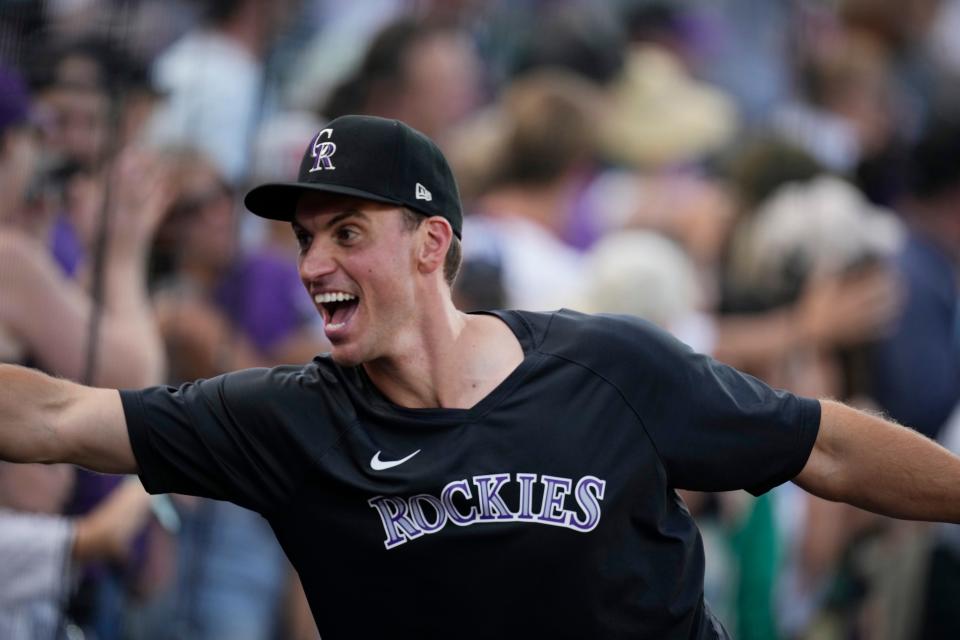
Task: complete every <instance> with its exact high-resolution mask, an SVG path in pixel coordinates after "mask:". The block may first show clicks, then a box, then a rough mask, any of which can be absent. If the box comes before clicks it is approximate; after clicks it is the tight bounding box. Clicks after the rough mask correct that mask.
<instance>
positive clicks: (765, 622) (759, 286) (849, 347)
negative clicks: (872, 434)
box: [720, 156, 909, 638]
mask: <svg viewBox="0 0 960 640" xmlns="http://www.w3.org/2000/svg"><path fill="white" fill-rule="evenodd" d="M799 157H800V158H802V156H799ZM803 166H804V164H803V162H800V161H798V163H797V165H796V166H795V167H794V170H795V171H796V170H798V169H800V167H803ZM780 170H781V171H782V170H783V168H781V169H780ZM768 186H769V188H772V189H773V191H772V193H771V194H770V195H769V196H768V197H766V198H764V199H763V200H762V201H761V202H760V203H759V204H758V205H757V206H756V207H755V208H754V209H753V210H752V211H750V212H749V213H748V214H747V215H745V216H743V217H741V218H740V220H739V221H738V224H737V228H736V229H735V231H734V237H735V239H736V243H735V244H736V247H737V251H736V253H735V254H733V255H734V257H735V261H734V262H733V263H732V264H730V265H729V266H728V271H727V274H726V277H727V283H728V288H727V291H728V300H727V302H726V305H727V308H728V309H731V310H733V309H738V310H739V311H740V312H744V311H747V310H749V311H751V312H753V313H755V314H757V313H760V312H764V313H768V314H769V313H775V311H773V310H775V309H778V308H783V307H785V306H789V305H798V304H800V305H802V304H803V302H802V298H803V296H804V295H805V291H806V290H807V289H808V287H811V286H812V284H813V283H814V282H816V281H818V280H821V281H822V280H823V279H825V278H833V279H835V280H834V282H836V283H837V286H842V287H844V292H843V293H842V294H839V292H838V295H839V297H834V296H829V297H828V298H826V299H825V300H824V303H825V304H829V305H832V306H833V307H835V308H836V307H840V306H843V305H845V304H847V303H848V301H852V302H853V303H854V304H856V305H857V307H859V308H858V309H857V310H856V311H857V312H859V313H862V312H863V311H864V308H867V307H869V308H870V309H872V311H870V312H869V313H871V314H874V315H872V316H871V317H863V318H861V319H860V322H859V323H858V325H857V331H856V332H855V333H851V334H848V335H841V334H840V333H835V334H834V335H833V339H832V340H827V341H824V340H812V341H806V340H804V341H797V342H794V343H793V344H792V346H791V347H790V348H789V349H787V350H785V351H782V352H780V353H781V355H780V357H778V358H768V359H767V360H766V364H765V365H762V366H758V365H757V364H756V363H755V364H754V367H753V369H752V373H754V374H755V375H758V376H761V377H763V378H764V379H766V380H769V381H771V383H772V384H775V385H777V386H778V387H782V388H786V389H790V390H792V391H794V392H796V393H813V394H815V395H818V396H829V397H837V398H841V399H843V400H845V401H847V402H855V403H858V404H860V405H861V406H862V405H863V404H864V403H867V406H870V405H869V400H868V399H867V397H866V394H867V393H868V392H869V385H868V383H867V382H868V381H867V380H866V379H865V376H864V367H863V365H864V359H863V348H864V346H865V345H866V344H867V343H868V342H869V340H871V339H874V338H876V336H877V335H878V334H879V332H881V331H882V330H883V329H884V328H885V325H886V324H888V322H889V320H890V318H891V317H892V314H893V313H894V312H895V307H893V306H890V305H889V304H886V302H887V301H893V300H895V299H896V297H895V295H894V294H893V291H890V292H887V291H884V290H883V288H882V287H883V286H884V285H891V284H892V283H891V282H890V280H889V279H888V278H885V277H884V274H883V272H882V271H879V270H878V268H879V267H878V265H880V264H881V263H882V262H883V261H884V260H885V258H886V257H888V256H890V255H892V254H893V253H894V252H895V251H896V250H897V249H898V247H899V245H900V243H901V242H902V239H903V231H902V228H901V225H900V222H899V220H898V219H897V218H896V217H895V216H894V215H893V214H892V212H889V211H883V210H879V209H877V208H875V207H873V206H872V205H870V204H869V203H868V202H867V201H866V200H865V198H864V197H863V196H862V194H860V193H859V192H858V191H857V190H856V189H855V188H854V187H853V186H851V185H850V184H848V183H846V182H842V181H840V180H838V179H836V178H833V177H830V176H827V175H823V174H818V175H814V176H812V177H810V178H808V179H802V180H801V179H795V180H789V181H785V182H782V183H781V184H780V186H779V187H775V186H774V183H772V182H771V183H768ZM878 296H879V298H878ZM877 300H878V301H879V302H871V301H877ZM878 304H879V306H878ZM840 313H842V312H840ZM855 319H856V318H855ZM720 335H721V339H722V336H723V330H722V329H721V332H720ZM771 501H772V503H771ZM878 522H879V519H878V518H875V517H873V516H872V515H871V514H866V513H865V512H861V511H859V510H857V509H855V508H852V507H849V506H848V505H844V504H840V503H832V502H827V501H825V500H821V499H819V498H816V497H813V496H810V495H809V494H806V493H804V492H802V491H799V490H796V488H795V487H793V486H789V487H781V488H778V489H777V490H776V491H774V492H773V494H772V497H771V496H763V497H761V498H759V499H758V500H756V501H753V502H752V505H751V513H750V514H749V518H748V519H746V520H745V521H744V522H743V523H742V524H741V525H740V526H739V527H738V529H739V530H738V531H737V534H736V535H735V536H734V537H733V541H734V544H735V548H736V549H737V550H738V557H739V558H740V565H741V576H742V581H743V582H741V589H740V594H741V595H740V598H741V604H740V607H739V614H738V619H739V623H738V626H739V627H740V632H739V633H738V637H743V638H762V637H767V636H765V635H764V634H763V633H758V631H759V630H762V629H766V630H767V633H771V634H774V633H778V632H780V633H783V634H784V635H785V636H787V637H797V636H802V635H803V634H805V633H808V632H809V630H810V628H812V625H813V624H814V623H823V622H824V621H825V620H826V619H827V617H826V616H824V615H822V614H821V613H819V612H821V611H823V610H825V609H827V603H828V602H829V604H830V607H829V609H830V611H831V612H832V614H830V619H831V624H834V625H837V626H838V628H841V629H845V630H847V631H849V632H850V633H852V632H853V630H854V629H858V628H860V624H859V622H858V611H859V610H860V608H861V607H862V606H863V603H862V601H861V598H862V597H863V596H862V594H856V595H854V594H844V596H843V597H841V598H840V599H833V600H829V599H830V598H831V597H832V596H831V593H830V589H829V586H830V584H831V582H832V581H833V580H836V579H838V578H837V576H843V577H847V578H848V579H857V580H859V579H864V580H866V579H867V578H866V576H869V580H870V583H871V584H870V588H871V589H873V587H875V586H877V585H881V586H877V588H876V590H875V591H876V593H873V594H871V597H880V596H879V595H877V594H884V593H885V590H884V588H883V587H882V584H883V582H884V580H886V579H887V578H886V576H884V575H880V574H882V573H884V572H886V573H887V575H899V576H900V577H903V576H904V575H905V574H904V573H899V574H891V572H890V570H889V568H884V569H882V570H878V569H876V568H867V569H864V568H861V567H859V566H856V565H855V564H854V565H851V564H850V563H849V562H848V561H846V560H845V558H847V557H848V556H850V555H851V548H853V545H854V543H855V542H857V539H858V538H859V537H861V536H863V534H864V532H865V531H868V530H869V529H871V528H875V527H877V526H878ZM908 527H909V525H905V526H904V527H903V529H904V530H908V531H909V529H908ZM763 532H766V533H763ZM761 534H763V535H761ZM762 540H765V541H766V542H761V541H762ZM884 545H885V548H886V549H887V552H886V553H887V554H888V555H887V558H888V560H889V564H890V566H891V567H893V566H898V568H900V567H899V565H902V564H903V563H904V555H905V553H907V552H905V551H904V546H903V545H902V544H901V543H900V542H898V539H897V537H896V536H891V538H889V539H885V540H884ZM761 548H765V549H767V550H768V551H767V554H766V555H763V554H760V553H758V552H757V551H758V549H761ZM857 548H860V547H857ZM777 549H780V550H781V552H780V553H782V566H778V562H779V560H778V556H777V551H776V550H777ZM751 584H752V586H751ZM774 585H776V590H775V593H776V597H775V598H773V597H771V596H770V594H771V593H774ZM884 604H885V605H888V606H886V607H885V609H884V610H885V611H891V610H893V609H894V608H895V607H893V606H892V604H891V603H890V602H889V601H887V602H884ZM905 605H906V602H901V603H899V606H898V607H896V609H898V610H899V611H903V610H904V609H905V608H906V606H905ZM891 620H892V617H889V618H885V624H892V621H891ZM775 621H776V622H775ZM861 631H863V629H861Z"/></svg>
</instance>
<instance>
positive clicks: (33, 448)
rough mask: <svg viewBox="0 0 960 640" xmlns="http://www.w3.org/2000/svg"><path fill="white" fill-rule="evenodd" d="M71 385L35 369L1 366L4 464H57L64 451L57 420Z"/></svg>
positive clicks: (1, 452) (0, 455)
mask: <svg viewBox="0 0 960 640" xmlns="http://www.w3.org/2000/svg"><path fill="white" fill-rule="evenodd" d="M68 384H69V383H67V382H65V381H63V380H58V379H56V378H51V377H50V376H47V375H45V374H43V373H40V372H39V371H36V370H34V369H28V368H26V367H19V366H16V365H0V460H6V461H9V462H56V461H58V460H57V457H58V452H59V450H60V447H61V444H62V443H61V442H60V440H59V435H58V433H57V429H56V428H55V425H54V422H53V418H54V417H55V416H56V415H57V412H58V411H62V410H63V409H64V406H65V404H66V403H67V402H68V397H69V394H68V393H66V392H65V389H64V387H65V385H68Z"/></svg>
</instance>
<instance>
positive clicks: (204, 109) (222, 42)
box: [150, 0, 294, 186]
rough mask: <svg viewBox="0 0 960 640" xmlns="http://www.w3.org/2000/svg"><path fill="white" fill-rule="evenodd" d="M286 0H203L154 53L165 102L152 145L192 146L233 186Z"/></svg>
mask: <svg viewBox="0 0 960 640" xmlns="http://www.w3.org/2000/svg"><path fill="white" fill-rule="evenodd" d="M293 3H294V0H284V1H283V2H274V1H272V0H206V1H205V8H206V15H205V16H204V18H205V19H204V21H203V22H202V23H201V24H199V25H197V26H196V27H195V28H194V29H192V30H191V31H189V32H188V33H186V34H185V35H184V36H183V37H182V38H181V39H180V40H178V41H176V42H175V43H174V44H173V45H172V46H170V48H169V49H167V50H166V51H164V52H163V54H161V55H160V57H159V58H157V60H156V62H155V65H154V81H155V83H156V86H157V88H158V89H159V90H160V91H163V92H164V93H166V94H167V102H166V104H165V105H164V106H163V108H161V109H160V110H159V111H158V113H157V114H156V116H155V118H154V120H153V122H152V123H151V125H150V128H151V131H150V139H151V140H152V141H154V142H155V143H157V144H158V145H160V146H163V145H173V144H192V145H196V146H198V147H199V148H200V149H201V150H202V151H204V152H205V153H206V154H207V155H208V156H209V157H210V158H212V159H213V161H214V162H215V163H216V165H217V168H218V169H219V171H220V172H221V173H222V174H223V176H224V177H225V178H226V180H227V181H228V182H229V183H230V184H231V185H233V186H237V185H239V184H241V183H242V181H243V180H244V179H245V178H246V177H247V172H248V170H249V168H250V167H249V157H250V149H251V145H252V142H253V135H254V132H255V131H256V126H257V123H258V122H259V120H260V117H261V108H262V106H263V105H262V99H263V60H264V58H265V56H266V54H267V50H268V48H269V46H270V44H271V42H272V39H273V38H274V37H275V36H276V34H277V32H278V30H279V29H280V28H281V27H282V26H283V20H284V18H285V17H286V16H288V15H289V14H291V13H293Z"/></svg>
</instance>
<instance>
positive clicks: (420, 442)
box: [0, 116, 960, 640]
mask: <svg viewBox="0 0 960 640" xmlns="http://www.w3.org/2000/svg"><path fill="white" fill-rule="evenodd" d="M246 204H247V206H248V207H249V208H250V209H251V210H252V211H254V212H255V213H257V214H259V215H262V216H265V217H269V218H274V219H282V220H289V221H290V222H291V224H292V226H293V228H294V231H295V232H296V234H297V238H298V240H299V243H300V258H299V266H300V273H301V276H302V279H303V283H304V286H306V288H307V289H308V290H309V292H310V294H311V295H312V297H313V299H314V301H315V303H316V305H317V309H318V311H319V312H320V313H321V314H322V315H323V318H324V320H325V323H326V332H327V337H328V338H329V340H330V342H331V344H332V346H333V348H332V352H331V353H330V354H324V355H321V356H318V357H317V358H315V359H314V360H313V361H312V362H310V363H308V364H305V365H296V366H293V365H291V366H282V367H278V368H275V369H269V370H268V369H254V370H246V371H239V372H235V373H230V374H227V375H224V376H221V377H218V378H214V379H211V380H205V381H198V382H196V383H192V384H186V385H183V386H182V387H179V388H169V387H157V388H151V389H144V390H140V391H122V392H119V393H118V392H117V391H115V390H109V389H89V388H85V387H81V386H78V385H74V384H71V383H69V382H66V381H62V380H54V379H52V378H48V377H46V376H43V375H42V374H40V373H37V372H35V371H31V370H29V369H24V368H19V367H10V366H7V367H0V458H3V459H7V460H12V461H22V462H27V461H42V462H52V461H60V460H62V461H68V462H73V463H76V464H80V465H83V466H86V467H89V468H93V469H97V470H101V471H108V472H138V473H139V474H140V477H141V479H142V480H143V483H144V486H146V487H147V489H148V490H150V491H152V492H179V493H189V494H196V495H203V496H209V497H214V498H221V499H225V500H231V501H234V502H236V503H238V504H240V505H242V506H246V507H249V508H252V509H255V510H258V511H259V512H260V513H261V514H263V516H264V517H265V518H266V519H267V520H268V521H269V522H270V524H271V526H272V527H273V529H274V531H275V532H276V535H277V537H278V538H279V540H280V542H281V544H282V545H283V547H284V549H285V551H286V553H287V555H288V556H289V557H290V559H291V561H292V562H293V564H294V566H295V567H296V568H297V570H298V571H299V573H300V576H301V579H302V581H303V584H304V587H305V590H306V592H307V595H308V598H309V600H310V604H311V607H312V609H313V613H314V617H315V618H316V621H317V624H318V627H319V629H320V632H321V634H322V636H323V637H324V639H325V640H331V639H333V640H336V639H337V638H358V637H363V638H372V637H392V638H534V637H536V638H545V637H549V638H627V637H629V638H658V639H659V638H698V639H707V638H725V637H727V636H726V632H725V631H724V630H723V627H722V626H721V624H720V623H719V622H718V621H717V620H716V619H715V618H714V617H713V615H712V614H711V613H710V610H709V608H708V606H707V604H706V603H705V602H704V600H703V569H704V566H703V546H702V543H701V540H700V535H699V532H698V531H697V528H696V526H695V525H694V523H693V520H692V519H691V518H690V515H689V513H688V511H687V509H686V507H685V506H684V505H683V502H682V501H681V500H680V498H679V497H678V495H677V493H676V491H675V490H676V489H694V490H705V491H724V490H731V489H740V488H744V489H747V490H749V491H751V492H753V493H757V494H759V493H762V492H764V491H767V490H768V489H770V488H771V487H773V486H775V485H777V484H780V483H782V482H786V481H788V480H791V479H793V480H795V481H796V482H797V483H798V484H800V485H801V486H802V487H804V488H806V489H807V490H809V491H811V492H813V493H815V494H817V495H820V496H823V497H825V498H828V499H832V500H845V501H848V502H851V503H853V504H856V505H858V506H861V507H864V508H868V509H872V510H875V511H878V512H881V513H885V514H888V515H892V516H896V517H903V518H915V519H926V520H949V521H953V522H957V521H960V459H957V458H956V457H954V456H953V455H951V454H950V453H948V452H947V451H946V450H944V449H942V448H940V447H939V446H937V445H936V444H934V443H933V442H931V441H929V440H927V439H926V438H924V437H922V436H920V435H918V434H916V433H914V432H912V431H910V430H908V429H906V428H902V427H899V426H896V425H893V424H890V423H888V422H885V421H883V420H882V419H880V418H877V417H873V416H869V415H867V414H864V413H860V412H857V411H854V410H853V409H850V408H848V407H845V406H843V405H841V404H837V403H834V402H828V401H824V402H819V401H817V400H813V399H807V398H800V397H796V396H793V395H791V394H789V393H786V392H782V391H775V390H772V389H770V388H769V387H767V386H766V385H764V384H763V383H761V382H760V381H758V380H756V379H754V378H751V377H749V376H746V375H743V374H741V373H739V372H737V371H736V370H734V369H731V368H729V367H727V366H724V365H722V364H720V363H718V362H716V361H713V360H711V359H710V358H708V357H706V356H703V355H699V354H695V353H693V352H692V351H690V350H689V349H688V348H687V347H685V346H684V345H682V344H681V343H679V342H677V341H676V340H674V339H673V338H672V337H670V336H669V335H667V334H665V333H663V332H661V331H659V330H657V329H655V328H654V327H652V326H650V325H648V324H645V323H643V322H641V321H639V320H636V319H632V318H628V317H616V316H587V315H583V314H579V313H575V312H571V311H558V312H555V313H527V312H521V311H491V312H484V313H476V314H465V313H461V312H460V311H458V310H457V309H456V308H455V307H454V306H453V303H452V301H451V297H450V283H451V282H452V280H453V278H454V277H455V274H456V269H457V265H458V263H459V235H460V230H461V222H462V219H461V211H460V203H459V198H458V195H457V189H456V185H455V183H454V180H453V177H452V175H451V174H450V170H449V168H448V167H447V163H446V161H445V160H444V158H443V156H442V154H441V153H440V151H439V150H438V149H437V147H436V146H435V145H434V144H433V143H432V142H431V141H430V140H428V139H427V138H426V137H424V136H423V135H421V134H419V133H417V132H416V131H414V130H412V129H410V128H409V127H407V126H406V125H404V124H402V123H400V122H397V121H391V120H383V119H379V118H370V117H361V116H344V117H341V118H337V119H336V120H334V121H332V122H331V123H330V124H329V125H328V127H327V128H326V129H324V130H323V131H321V132H320V133H319V134H317V135H316V136H315V137H314V139H313V140H311V141H310V143H309V145H308V147H307V151H306V153H305V155H304V159H303V163H302V165H301V170H300V175H299V179H298V181H297V182H296V183H291V184H274V185H264V186H262V187H258V188H257V189H254V190H253V191H252V192H251V193H250V194H249V195H248V196H247V199H246Z"/></svg>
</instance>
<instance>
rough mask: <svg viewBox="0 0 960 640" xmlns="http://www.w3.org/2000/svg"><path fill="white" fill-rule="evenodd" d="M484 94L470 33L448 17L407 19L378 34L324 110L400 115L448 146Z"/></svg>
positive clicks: (329, 112)
mask: <svg viewBox="0 0 960 640" xmlns="http://www.w3.org/2000/svg"><path fill="white" fill-rule="evenodd" d="M480 96H481V67H480V61H479V60H478V59H477V54H476V52H475V51H474V48H473V44H472V43H471V41H470V39H469V36H468V35H467V33H466V32H464V31H463V30H461V29H459V28H457V27H456V26H454V25H452V24H448V23H444V22H432V21H426V22H425V21H420V20H416V19H414V18H403V19H400V20H398V21H396V22H393V23H391V24H389V25H387V26H386V27H384V28H383V29H382V30H381V31H380V32H379V33H378V34H377V35H376V36H375V37H374V38H373V40H372V42H371V43H370V46H369V48H368V49H367V52H366V54H365V55H364V57H363V60H362V61H361V63H360V65H359V66H358V68H357V69H356V71H355V72H354V73H353V74H352V75H351V76H350V77H348V78H347V79H346V80H344V81H343V82H342V83H341V84H340V85H339V86H338V87H337V88H336V89H334V90H333V92H332V93H331V95H330V96H329V98H328V99H327V101H326V104H324V105H323V106H322V107H321V108H320V111H321V113H322V114H323V115H324V116H325V117H327V118H336V117H338V116H341V115H345V114H348V113H356V114H365V115H372V116H380V117H383V118H396V119H398V120H402V121H403V122H406V123H407V124H409V125H410V126H411V127H413V128H414V129H416V130H418V131H421V132H423V133H424V134H425V135H427V136H429V137H430V138H432V139H435V140H437V141H438V143H439V144H441V145H443V144H444V142H445V138H446V135H447V133H448V132H449V130H450V128H451V127H453V126H454V125H455V124H457V123H458V122H460V121H461V120H462V119H463V118H464V117H465V116H466V115H467V114H468V113H470V112H471V111H472V110H473V109H474V108H475V107H476V106H477V104H478V102H479V100H480Z"/></svg>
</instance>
